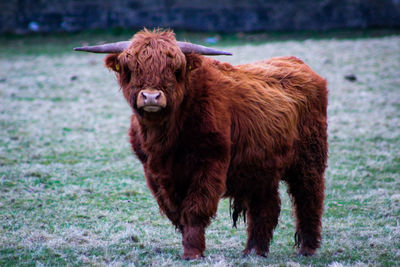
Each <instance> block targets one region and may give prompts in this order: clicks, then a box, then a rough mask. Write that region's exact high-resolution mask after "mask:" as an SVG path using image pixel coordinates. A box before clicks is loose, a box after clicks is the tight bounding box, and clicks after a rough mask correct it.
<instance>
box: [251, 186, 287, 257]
mask: <svg viewBox="0 0 400 267" xmlns="http://www.w3.org/2000/svg"><path fill="white" fill-rule="evenodd" d="M273 183H274V184H273V185H267V186H266V187H267V188H260V186H257V188H255V191H254V192H252V194H251V196H250V199H249V202H248V204H247V205H248V207H247V213H246V216H247V218H246V219H247V223H248V225H247V245H246V248H245V250H244V251H243V254H244V255H247V254H249V253H251V251H252V250H253V249H254V250H255V252H256V253H257V255H260V256H266V254H267V253H268V251H269V243H270V241H271V239H272V235H273V231H274V229H275V227H276V225H277V224H278V218H279V213H280V206H281V200H280V197H279V192H278V185H279V182H278V181H276V182H273Z"/></svg>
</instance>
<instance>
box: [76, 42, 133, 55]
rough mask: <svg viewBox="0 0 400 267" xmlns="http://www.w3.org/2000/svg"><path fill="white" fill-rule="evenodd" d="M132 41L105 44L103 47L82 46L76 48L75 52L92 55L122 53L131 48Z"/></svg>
mask: <svg viewBox="0 0 400 267" xmlns="http://www.w3.org/2000/svg"><path fill="white" fill-rule="evenodd" d="M130 44H131V41H123V42H117V43H110V44H103V45H94V46H82V47H76V48H74V50H75V51H85V52H92V53H108V54H112V53H121V52H122V51H124V50H125V49H127V48H128V47H129V45H130Z"/></svg>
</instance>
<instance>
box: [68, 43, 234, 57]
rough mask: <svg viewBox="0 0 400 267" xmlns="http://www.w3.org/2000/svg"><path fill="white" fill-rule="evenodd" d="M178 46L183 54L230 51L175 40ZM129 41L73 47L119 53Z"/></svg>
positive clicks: (80, 49)
mask: <svg viewBox="0 0 400 267" xmlns="http://www.w3.org/2000/svg"><path fill="white" fill-rule="evenodd" d="M177 43H178V46H179V48H180V49H181V50H182V52H183V53H185V54H191V53H193V54H200V55H210V56H213V55H214V56H216V55H228V56H231V55H232V53H229V52H226V51H221V50H217V49H214V48H210V47H205V46H202V45H197V44H192V43H187V42H177ZM130 44H131V41H122V42H117V43H110V44H103V45H94V46H82V47H76V48H74V50H75V51H85V52H92V53H108V54H112V53H121V52H123V51H124V50H125V49H127V48H128V47H129V45H130Z"/></svg>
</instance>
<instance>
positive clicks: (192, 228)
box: [180, 162, 227, 259]
mask: <svg viewBox="0 0 400 267" xmlns="http://www.w3.org/2000/svg"><path fill="white" fill-rule="evenodd" d="M203 167H204V168H201V169H200V170H198V171H197V172H196V173H195V175H194V176H193V182H192V184H191V185H190V186H189V189H188V194H187V195H186V197H185V199H184V200H183V203H182V208H181V209H182V211H181V220H180V222H181V225H182V226H183V232H182V245H183V248H184V253H183V256H182V258H183V259H198V258H201V257H202V256H203V252H204V250H205V247H206V246H205V237H204V232H205V228H206V227H207V226H208V225H209V224H210V221H211V218H213V217H214V216H215V214H216V212H217V208H218V202H219V199H220V197H221V196H222V193H223V192H224V190H225V179H226V169H227V164H224V163H219V162H212V163H209V164H207V166H203Z"/></svg>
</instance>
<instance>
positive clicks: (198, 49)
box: [177, 42, 232, 56]
mask: <svg viewBox="0 0 400 267" xmlns="http://www.w3.org/2000/svg"><path fill="white" fill-rule="evenodd" d="M177 43H178V46H179V48H180V49H181V50H182V52H183V53H184V54H191V53H193V54H200V55H209V56H217V55H225V56H232V53H229V52H226V51H221V50H217V49H214V48H210V47H205V46H202V45H197V44H192V43H187V42H177Z"/></svg>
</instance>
